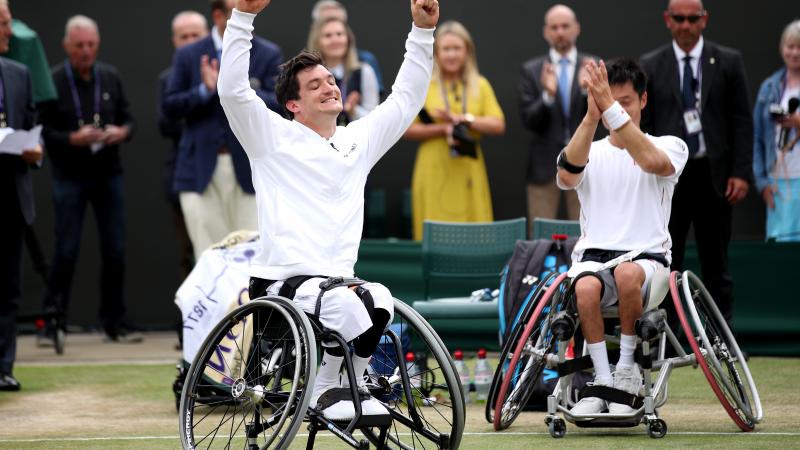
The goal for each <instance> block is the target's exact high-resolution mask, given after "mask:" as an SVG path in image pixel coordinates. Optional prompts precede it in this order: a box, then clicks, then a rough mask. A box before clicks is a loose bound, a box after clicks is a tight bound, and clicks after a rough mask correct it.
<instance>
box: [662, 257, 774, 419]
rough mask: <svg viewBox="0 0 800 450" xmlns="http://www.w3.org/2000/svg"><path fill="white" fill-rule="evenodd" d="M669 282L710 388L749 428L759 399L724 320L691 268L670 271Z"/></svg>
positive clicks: (758, 414) (758, 408)
mask: <svg viewBox="0 0 800 450" xmlns="http://www.w3.org/2000/svg"><path fill="white" fill-rule="evenodd" d="M669 285H670V292H671V294H672V300H673V302H674V303H675V309H676V311H677V314H678V318H679V319H680V322H681V326H682V327H683V330H684V332H685V334H686V336H687V339H688V341H689V345H690V346H691V348H692V351H693V352H694V354H695V355H696V357H697V363H698V365H699V366H700V368H701V369H702V370H703V373H704V374H705V376H706V378H707V379H708V383H709V384H710V385H711V389H712V390H713V391H714V394H715V395H716V396H717V398H718V399H719V401H720V403H722V406H723V408H725V411H726V412H727V413H728V415H729V416H730V417H731V419H733V421H734V422H735V423H736V425H737V426H738V427H739V428H740V429H741V430H742V431H752V430H753V429H754V428H755V425H756V423H758V422H760V421H761V419H762V418H763V412H762V409H761V399H760V398H759V396H758V390H757V389H756V385H755V382H754V381H753V377H752V376H751V374H750V368H749V367H748V366H747V361H745V358H744V355H743V354H742V351H741V350H740V349H739V345H738V344H737V343H736V339H735V338H734V337H733V334H732V333H731V330H730V328H729V327H728V324H727V322H726V321H725V319H724V318H723V317H722V314H721V313H720V312H719V309H718V308H717V305H716V304H715V303H714V300H713V299H712V298H711V295H710V294H709V293H708V290H707V289H706V287H705V286H704V285H703V283H702V282H701V281H700V279H699V278H698V277H697V276H696V275H695V274H694V273H692V272H691V271H688V270H687V271H685V272H683V274H680V273H678V272H672V274H671V275H670V279H669ZM687 312H688V314H687Z"/></svg>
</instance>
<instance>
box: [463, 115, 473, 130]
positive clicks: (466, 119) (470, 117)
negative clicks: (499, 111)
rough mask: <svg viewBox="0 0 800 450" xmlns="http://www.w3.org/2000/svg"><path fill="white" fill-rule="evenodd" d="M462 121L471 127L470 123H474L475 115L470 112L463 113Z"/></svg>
mask: <svg viewBox="0 0 800 450" xmlns="http://www.w3.org/2000/svg"><path fill="white" fill-rule="evenodd" d="M464 122H465V123H466V124H467V126H468V127H471V126H472V124H473V123H475V116H474V115H472V114H470V113H466V114H464Z"/></svg>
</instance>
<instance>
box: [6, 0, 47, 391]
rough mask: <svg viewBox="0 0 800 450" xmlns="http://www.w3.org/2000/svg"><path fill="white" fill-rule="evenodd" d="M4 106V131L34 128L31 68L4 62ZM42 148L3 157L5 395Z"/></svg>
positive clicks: (14, 386)
mask: <svg viewBox="0 0 800 450" xmlns="http://www.w3.org/2000/svg"><path fill="white" fill-rule="evenodd" d="M9 38H11V12H10V11H9V9H8V4H4V3H1V2H0V54H5V53H6V52H8V40H9ZM0 79H1V80H2V85H1V86H0V92H2V104H1V105H0V128H6V127H9V128H13V129H16V130H18V129H24V130H27V129H30V128H32V127H33V125H34V121H35V119H36V116H35V113H34V107H33V92H32V88H31V77H30V74H29V72H28V69H27V68H26V67H25V66H23V65H22V64H19V63H17V62H14V61H11V60H10V59H6V58H0ZM41 160H42V147H41V145H37V146H36V148H33V149H27V150H25V151H23V153H22V155H14V154H5V153H3V154H0V211H2V212H3V218H2V220H0V391H18V390H19V389H20V384H19V382H18V381H17V380H16V379H15V378H14V376H13V375H12V369H13V367H14V360H15V359H16V354H17V308H18V304H19V299H20V296H21V293H20V264H21V262H22V243H23V241H24V239H23V236H24V233H25V226H26V224H31V223H33V219H34V217H35V216H36V212H35V210H34V205H33V189H32V187H31V177H30V173H29V168H30V167H31V166H36V165H37V164H39V163H41Z"/></svg>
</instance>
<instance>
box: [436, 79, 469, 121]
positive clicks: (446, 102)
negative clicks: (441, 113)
mask: <svg viewBox="0 0 800 450" xmlns="http://www.w3.org/2000/svg"><path fill="white" fill-rule="evenodd" d="M444 85H445V82H444V80H443V81H442V85H441V87H442V99H443V100H444V109H446V110H447V112H450V101H449V100H448V99H447V91H446V90H445V88H444ZM455 88H456V84H455V83H453V90H455ZM461 98H462V99H463V100H462V102H461V110H462V112H461V113H462V114H466V113H467V83H464V91H463V93H462V97H461Z"/></svg>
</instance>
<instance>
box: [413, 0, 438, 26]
mask: <svg viewBox="0 0 800 450" xmlns="http://www.w3.org/2000/svg"><path fill="white" fill-rule="evenodd" d="M411 17H412V19H414V25H416V26H417V28H433V27H435V26H436V24H437V23H438V22H439V1H438V0H411Z"/></svg>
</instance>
